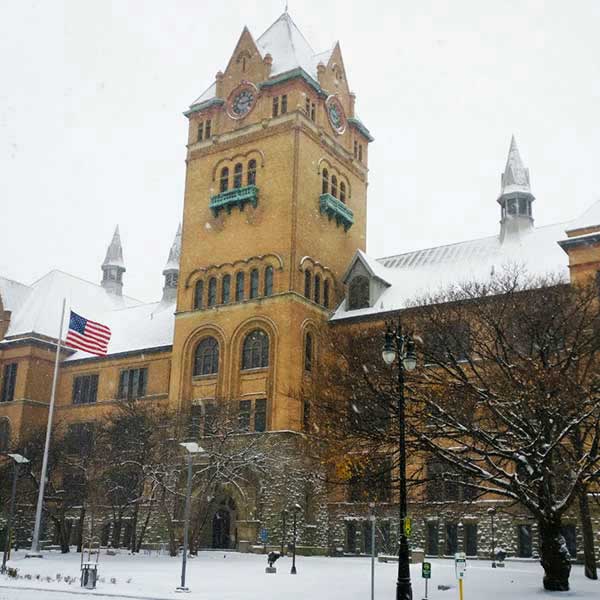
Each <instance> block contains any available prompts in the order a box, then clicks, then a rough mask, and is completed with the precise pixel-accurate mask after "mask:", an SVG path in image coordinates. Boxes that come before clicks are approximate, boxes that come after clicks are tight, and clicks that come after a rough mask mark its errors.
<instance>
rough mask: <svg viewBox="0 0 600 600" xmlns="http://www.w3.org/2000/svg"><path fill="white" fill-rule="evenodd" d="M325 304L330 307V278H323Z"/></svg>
mask: <svg viewBox="0 0 600 600" xmlns="http://www.w3.org/2000/svg"><path fill="white" fill-rule="evenodd" d="M323 306H324V307H325V308H329V279H325V280H323Z"/></svg>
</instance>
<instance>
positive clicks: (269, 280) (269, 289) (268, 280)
mask: <svg viewBox="0 0 600 600" xmlns="http://www.w3.org/2000/svg"><path fill="white" fill-rule="evenodd" d="M264 292H265V294H264V295H265V296H270V295H271V294H272V293H273V267H271V266H268V267H267V268H266V269H265V289H264Z"/></svg>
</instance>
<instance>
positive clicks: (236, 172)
mask: <svg viewBox="0 0 600 600" xmlns="http://www.w3.org/2000/svg"><path fill="white" fill-rule="evenodd" d="M243 170H244V167H243V166H242V163H237V165H235V167H233V187H234V188H241V187H242V175H243Z"/></svg>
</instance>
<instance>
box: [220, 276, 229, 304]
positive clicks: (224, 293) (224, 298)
mask: <svg viewBox="0 0 600 600" xmlns="http://www.w3.org/2000/svg"><path fill="white" fill-rule="evenodd" d="M229 300H231V275H225V276H224V277H223V283H222V287H221V304H229Z"/></svg>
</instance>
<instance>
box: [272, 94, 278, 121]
mask: <svg viewBox="0 0 600 600" xmlns="http://www.w3.org/2000/svg"><path fill="white" fill-rule="evenodd" d="M278 114H279V96H275V98H273V116H274V117H276V116H277V115H278Z"/></svg>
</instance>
